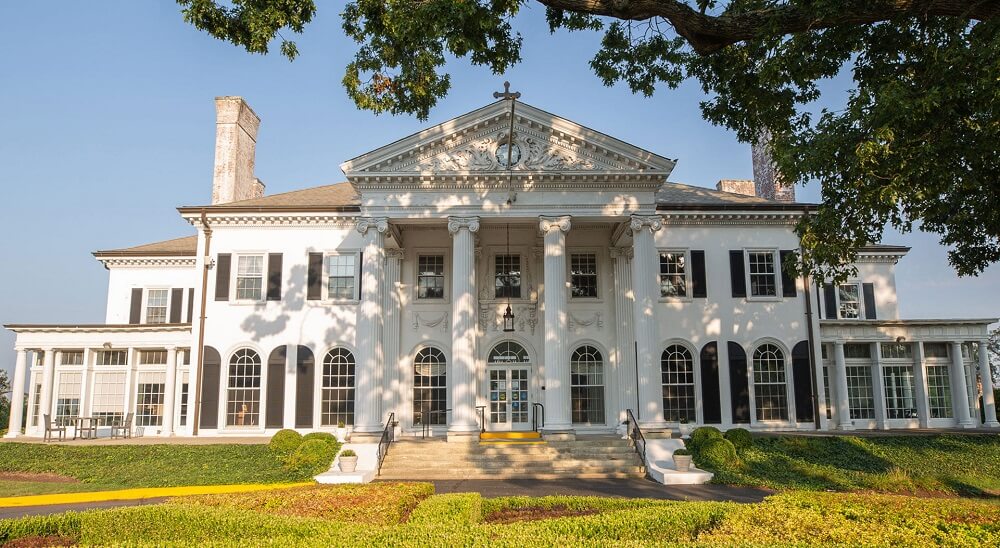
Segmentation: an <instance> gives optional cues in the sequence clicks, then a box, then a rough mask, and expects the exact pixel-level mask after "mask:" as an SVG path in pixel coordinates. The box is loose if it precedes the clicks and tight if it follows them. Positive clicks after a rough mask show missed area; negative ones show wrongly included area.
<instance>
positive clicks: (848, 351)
mask: <svg viewBox="0 0 1000 548" xmlns="http://www.w3.org/2000/svg"><path fill="white" fill-rule="evenodd" d="M844 357H845V358H847V359H852V358H853V359H866V360H870V359H871V357H872V347H871V345H870V344H865V343H847V344H845V345H844Z"/></svg>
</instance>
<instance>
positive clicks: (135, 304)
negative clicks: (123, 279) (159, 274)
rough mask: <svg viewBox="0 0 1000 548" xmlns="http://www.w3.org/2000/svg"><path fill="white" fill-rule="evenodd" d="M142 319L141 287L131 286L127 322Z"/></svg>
mask: <svg viewBox="0 0 1000 548" xmlns="http://www.w3.org/2000/svg"><path fill="white" fill-rule="evenodd" d="M141 321H142V288H141V287H133V288H132V301H131V302H130V303H129V310H128V323H131V324H137V323H141Z"/></svg>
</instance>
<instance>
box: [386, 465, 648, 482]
mask: <svg viewBox="0 0 1000 548" xmlns="http://www.w3.org/2000/svg"><path fill="white" fill-rule="evenodd" d="M642 477H645V473H644V472H643V471H642V470H641V469H639V468H636V469H635V470H628V471H617V472H578V471H573V470H560V471H554V472H533V471H525V470H508V471H491V472H488V473H484V472H479V471H462V470H454V471H453V470H438V469H429V470H410V471H391V470H386V469H385V468H383V469H382V474H381V475H380V476H378V479H380V480H407V481H427V480H463V479H481V480H503V479H534V480H555V479H567V478H573V479H636V478H642Z"/></svg>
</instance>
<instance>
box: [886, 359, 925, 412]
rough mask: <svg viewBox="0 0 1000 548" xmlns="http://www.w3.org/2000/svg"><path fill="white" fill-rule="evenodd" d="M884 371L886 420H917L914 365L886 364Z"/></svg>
mask: <svg viewBox="0 0 1000 548" xmlns="http://www.w3.org/2000/svg"><path fill="white" fill-rule="evenodd" d="M882 371H883V375H882V376H883V380H884V382H885V411H886V418H889V419H915V418H917V404H916V400H915V398H914V394H915V393H916V391H915V390H914V382H913V364H898V365H897V364H885V365H884V366H883V368H882Z"/></svg>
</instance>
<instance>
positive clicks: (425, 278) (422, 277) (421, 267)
mask: <svg viewBox="0 0 1000 548" xmlns="http://www.w3.org/2000/svg"><path fill="white" fill-rule="evenodd" d="M417 298H418V299H443V298H444V255H420V256H419V257H417Z"/></svg>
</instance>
